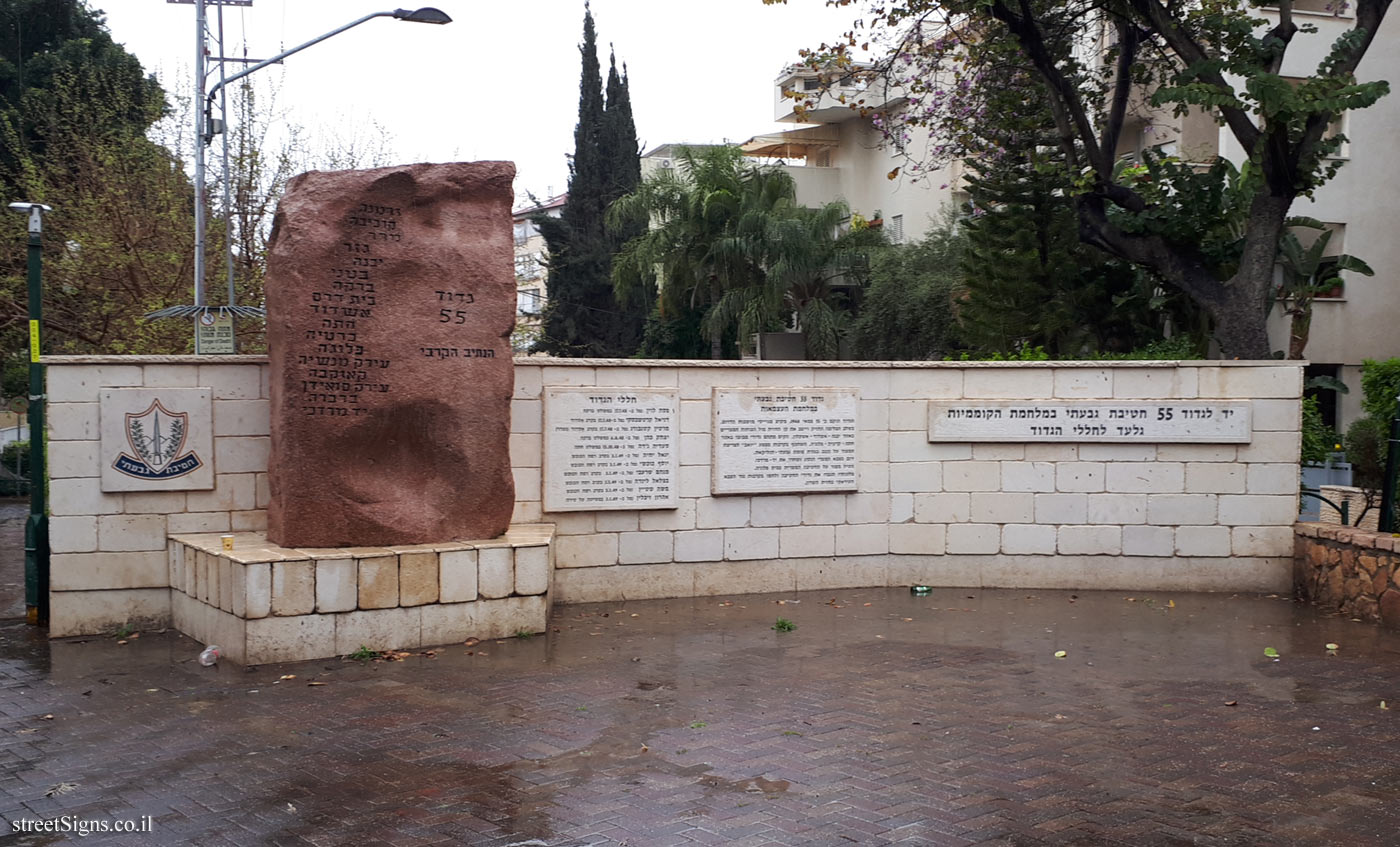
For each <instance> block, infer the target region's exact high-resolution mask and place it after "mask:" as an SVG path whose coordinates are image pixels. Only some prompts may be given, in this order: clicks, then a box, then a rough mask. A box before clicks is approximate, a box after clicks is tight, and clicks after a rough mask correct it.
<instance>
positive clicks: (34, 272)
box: [10, 203, 53, 624]
mask: <svg viewBox="0 0 1400 847" xmlns="http://www.w3.org/2000/svg"><path fill="white" fill-rule="evenodd" d="M10 211H12V212H22V213H24V214H26V215H28V216H29V406H28V417H29V520H28V521H27V522H25V524H24V605H25V616H26V617H27V618H28V619H29V622H30V623H31V624H40V623H45V622H47V621H48V619H49V524H48V517H47V516H46V515H45V514H44V513H45V512H46V511H47V508H46V507H47V504H46V503H45V500H44V494H45V480H44V477H45V476H46V475H47V473H48V469H47V467H46V466H45V463H44V366H43V365H41V364H39V329H40V325H41V322H42V321H43V305H44V303H43V286H42V281H43V260H44V213H45V212H50V211H53V210H52V209H50V208H49V207H48V206H45V205H44V204H43V203H11V204H10Z"/></svg>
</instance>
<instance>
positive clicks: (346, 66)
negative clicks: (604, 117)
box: [91, 0, 858, 196]
mask: <svg viewBox="0 0 1400 847" xmlns="http://www.w3.org/2000/svg"><path fill="white" fill-rule="evenodd" d="M428 1H429V2H431V0H428ZM400 2H404V0H400ZM91 5H93V6H94V7H96V8H100V9H102V10H103V11H104V12H105V13H106V15H107V23H108V26H109V28H110V29H111V32H112V35H113V37H114V38H115V39H116V40H117V41H119V42H121V43H122V44H124V45H125V46H126V48H127V49H128V50H130V51H131V52H133V53H135V54H136V56H138V57H139V58H140V59H141V62H142V64H144V65H145V66H146V68H147V70H149V71H152V72H155V73H157V74H158V75H159V76H160V77H161V78H162V79H163V80H164V81H165V83H166V87H167V89H169V88H171V87H173V86H175V85H176V84H178V81H179V80H182V79H185V80H187V79H189V70H190V68H192V66H193V58H194V47H195V34H194V6H193V5H182V4H171V3H167V2H163V0H91ZM405 5H406V6H408V8H416V7H415V6H413V5H412V0H407V2H405ZM437 5H438V7H439V8H441V9H442V10H443V11H445V12H447V13H448V14H449V15H451V16H452V17H453V19H454V21H453V23H451V24H448V25H446V26H427V25H421V24H413V23H406V22H400V21H395V20H393V19H390V18H384V19H379V20H374V21H370V22H368V23H365V24H362V25H360V26H359V27H356V28H355V29H352V30H350V31H348V32H345V33H342V34H341V35H338V36H336V37H334V38H332V39H330V40H328V41H326V42H324V43H321V44H318V45H316V46H314V47H311V48H308V49H307V50H306V51H305V52H302V53H299V54H297V55H296V56H293V57H291V58H289V59H288V60H287V61H286V63H285V64H284V65H282V66H281V67H280V68H279V67H272V68H267V69H265V70H263V71H259V74H260V75H262V74H266V75H271V78H272V79H273V80H276V79H279V78H280V82H281V95H280V96H281V98H282V105H284V106H287V107H290V109H291V115H292V119H293V120H295V121H297V122H299V123H300V124H302V125H303V126H305V127H307V128H308V129H310V130H311V131H312V132H313V133H323V134H331V133H338V134H351V135H353V134H355V133H359V134H360V135H361V137H363V134H364V132H365V131H366V128H367V127H369V126H370V125H371V122H372V121H373V122H378V123H379V124H381V125H383V126H384V127H386V128H387V129H388V130H389V132H390V134H391V135H392V146H391V153H392V155H391V159H392V161H394V162H420V161H438V162H443V161H472V160H479V159H508V160H512V161H514V162H515V163H516V166H517V168H518V172H519V173H518V176H517V178H516V192H517V196H523V193H524V191H525V190H527V189H528V190H529V191H532V192H534V193H535V194H536V195H540V196H544V195H545V193H546V192H547V191H549V190H551V189H552V190H553V191H554V192H556V193H557V192H560V191H563V190H564V189H565V187H566V185H567V182H568V164H567V161H566V158H565V157H566V156H567V155H568V154H570V153H572V152H573V129H574V124H575V123H576V122H577V119H578V80H579V52H578V44H579V42H580V40H581V38H582V24H583V2H582V0H511V2H493V0H473V2H464V0H440V2H438V4H437ZM391 8H393V5H392V3H376V2H366V1H365V0H254V3H253V6H252V7H250V8H239V7H225V9H224V30H225V38H226V43H227V45H228V48H227V49H228V51H230V52H231V53H232V54H233V55H237V56H242V55H245V53H244V44H245V40H246V49H247V52H246V55H247V56H250V57H252V58H266V57H267V56H269V55H273V54H275V53H277V52H279V51H280V50H283V49H286V48H287V47H292V46H295V45H297V44H300V43H302V42H304V41H308V40H310V39H311V38H314V37H315V36H317V35H320V34H321V33H324V32H326V31H328V30H331V29H334V28H335V27H338V26H340V25H342V24H344V23H348V22H349V21H351V20H354V19H355V18H356V17H359V16H360V15H363V14H366V13H369V12H374V11H382V10H387V9H391ZM592 8H593V16H594V21H595V24H596V25H597V28H598V42H599V53H600V57H599V58H600V62H601V64H602V71H603V76H604V79H605V80H606V76H607V69H608V66H607V51H608V44H609V42H611V43H612V44H613V45H614V46H615V47H616V50H617V56H618V62H619V65H620V64H621V63H622V62H626V64H627V67H628V71H629V74H630V77H631V93H632V109H633V115H634V117H635V119H636V123H637V135H638V138H639V139H640V140H641V142H642V144H643V145H644V146H645V147H646V148H648V149H650V148H651V147H654V146H656V145H658V144H663V143H667V142H676V141H688V142H715V141H722V140H725V139H728V140H730V141H744V140H746V139H748V138H749V137H751V136H754V135H758V134H761V133H764V132H768V131H771V130H772V129H773V128H774V127H776V126H777V124H776V123H775V122H774V120H773V111H774V88H773V81H774V79H775V78H776V77H777V75H778V73H779V72H780V71H781V69H782V68H783V66H785V65H787V64H790V63H792V62H794V61H796V60H797V51H798V49H799V48H802V47H814V46H816V45H817V44H819V43H820V42H822V41H829V40H832V39H834V38H836V37H837V36H838V35H839V34H840V33H841V32H843V31H844V30H845V29H847V28H848V27H849V25H850V23H851V21H852V19H853V18H854V17H855V16H856V15H857V14H858V12H857V11H856V10H855V8H854V7H846V8H844V9H829V8H827V7H826V5H825V3H824V2H823V0H789V4H788V5H778V6H765V5H764V4H763V3H762V2H761V0H688V2H678V1H677V0H593V4H592ZM215 11H216V10H215V9H213V8H212V7H211V8H210V25H211V27H212V26H213V25H214V24H215V22H216V20H217V19H216V18H215ZM232 67H233V66H232V65H230V68H232Z"/></svg>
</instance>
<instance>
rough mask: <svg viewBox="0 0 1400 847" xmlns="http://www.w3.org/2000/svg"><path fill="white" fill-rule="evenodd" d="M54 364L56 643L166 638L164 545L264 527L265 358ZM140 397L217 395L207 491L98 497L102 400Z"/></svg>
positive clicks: (52, 620) (52, 624)
mask: <svg viewBox="0 0 1400 847" xmlns="http://www.w3.org/2000/svg"><path fill="white" fill-rule="evenodd" d="M47 364H48V365H49V367H47V368H46V371H47V385H46V388H47V393H48V415H47V419H46V420H47V423H48V434H49V444H48V448H49V514H50V517H49V543H50V547H51V550H52V558H51V568H50V594H49V605H50V615H49V632H50V634H51V635H55V636H58V635H80V634H90V633H94V632H101V631H104V630H108V629H114V628H116V627H119V626H121V625H122V624H123V623H127V622H130V623H132V624H133V625H137V626H152V625H155V626H168V625H170V623H171V595H170V579H169V567H168V561H167V552H166V539H167V538H168V537H169V536H171V535H181V534H185V533H201V532H212V533H228V532H249V531H258V530H262V529H265V528H266V526H267V511H266V508H267V501H268V488H267V455H268V448H269V446H270V445H269V441H270V439H269V437H268V431H269V416H268V415H269V413H268V396H269V394H268V390H269V385H268V370H267V360H266V357H263V356H205V357H201V358H198V359H197V358H196V357H193V356H170V357H165V356H101V357H55V358H53V359H50V360H47ZM134 387H148V388H194V387H208V388H210V389H211V390H212V394H213V423H214V430H215V433H216V435H215V437H214V467H215V477H214V483H215V484H214V488H213V489H212V490H209V491H161V492H124V493H123V492H105V493H104V492H103V491H102V487H101V484H100V479H99V477H100V475H101V470H102V469H101V466H100V465H99V463H98V461H99V460H98V446H99V443H100V438H101V430H100V428H99V417H98V407H99V403H98V400H99V392H100V391H101V390H102V389H104V388H134Z"/></svg>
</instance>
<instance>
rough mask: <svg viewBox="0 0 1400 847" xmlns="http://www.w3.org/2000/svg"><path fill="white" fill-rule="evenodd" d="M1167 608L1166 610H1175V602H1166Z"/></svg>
mask: <svg viewBox="0 0 1400 847" xmlns="http://www.w3.org/2000/svg"><path fill="white" fill-rule="evenodd" d="M1167 608H1168V609H1175V608H1176V601H1175V600H1168V601H1167Z"/></svg>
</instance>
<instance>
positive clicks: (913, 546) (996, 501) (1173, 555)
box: [511, 359, 1302, 602]
mask: <svg viewBox="0 0 1400 847" xmlns="http://www.w3.org/2000/svg"><path fill="white" fill-rule="evenodd" d="M554 386H599V387H603V386H608V387H652V388H661V387H667V388H675V389H677V390H678V392H679V396H680V430H681V435H680V445H679V448H680V473H679V498H680V499H679V508H677V509H674V510H638V511H616V512H612V511H597V512H561V513H549V512H544V511H543V510H542V503H541V499H542V498H541V494H540V492H541V468H542V461H541V458H542V455H543V451H544V449H545V448H544V437H543V433H542V432H541V430H542V429H543V396H544V391H545V389H546V388H550V387H554ZM765 387H815V388H821V387H833V388H837V387H839V388H856V389H858V390H859V392H860V410H859V441H858V447H857V449H858V456H857V458H858V461H859V490H858V491H856V492H853V493H849V494H759V495H751V496H722V497H714V496H711V494H710V461H711V454H712V448H713V445H712V439H711V435H712V434H711V431H710V430H711V425H712V424H711V421H712V408H711V397H712V391H713V389H715V388H765ZM1301 394H1302V370H1301V368H1300V367H1298V366H1297V365H1292V364H1282V363H1272V362H1254V363H1243V362H1210V361H1202V362H1182V363H1175V362H1155V363H1143V362H1119V363H1101V362H1056V363H1049V362H1047V363H1043V364H1041V363H1002V362H931V363H905V362H900V363H854V362H832V363H814V362H802V363H791V362H695V361H688V362H645V361H633V360H579V359H575V360H540V359H520V360H517V361H516V381H515V401H514V406H513V409H512V435H511V460H512V463H513V465H514V468H515V483H516V499H517V501H518V502H517V503H516V512H515V520H516V521H517V522H530V521H536V520H543V521H546V522H549V523H553V524H555V526H556V528H557V535H556V539H555V544H556V553H555V556H556V568H557V569H558V570H557V571H556V574H555V583H554V584H555V592H556V595H555V596H556V599H557V600H559V601H561V602H588V601H597V600H612V599H621V598H648V597H683V596H704V595H713V594H725V593H737V592H749V591H754V592H757V591H785V590H803V589H827V588H841V587H857V586H878V585H909V584H915V583H919V584H930V585H947V586H986V587H1024V588H1125V589H1134V590H1147V589H1172V590H1202V591H1212V590H1222V591H1224V590H1231V591H1234V590H1260V591H1283V590H1286V589H1287V586H1288V583H1289V571H1290V561H1291V556H1292V534H1293V530H1292V526H1293V523H1294V521H1295V520H1296V516H1297V514H1298V487H1299V482H1298V480H1299V470H1298V456H1299V449H1300V438H1301V436H1300V434H1299V433H1300V413H1299V398H1300V397H1301ZM974 398H975V399H983V398H997V399H1037V398H1044V399H1049V398H1081V399H1232V400H1248V401H1249V402H1250V403H1251V405H1252V407H1253V408H1252V421H1253V430H1254V431H1253V433H1252V435H1251V440H1250V442H1249V443H1248V444H1238V445H1237V444H1183V443H1177V444H1089V443H1085V444H993V443H984V444H965V443H930V441H929V439H928V429H927V427H928V401H929V400H956V399H974Z"/></svg>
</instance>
